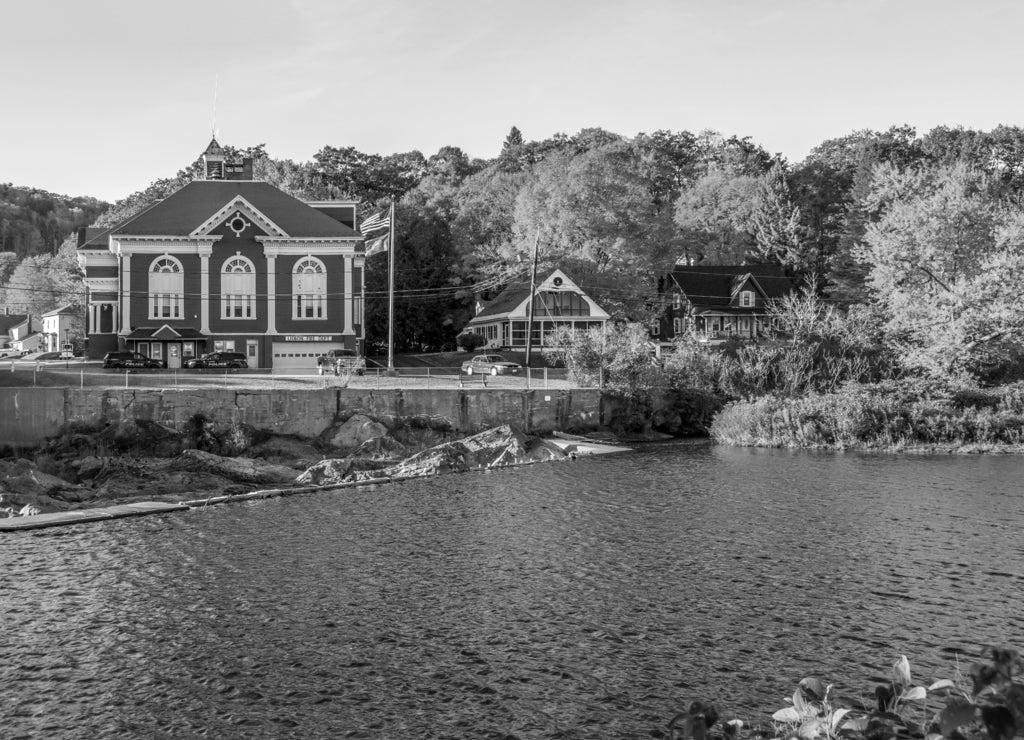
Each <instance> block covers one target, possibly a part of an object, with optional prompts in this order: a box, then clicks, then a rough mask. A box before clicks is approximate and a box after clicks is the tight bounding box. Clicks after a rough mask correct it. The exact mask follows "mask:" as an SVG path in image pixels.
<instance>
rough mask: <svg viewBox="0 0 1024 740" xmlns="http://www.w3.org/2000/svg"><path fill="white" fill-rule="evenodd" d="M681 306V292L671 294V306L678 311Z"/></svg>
mask: <svg viewBox="0 0 1024 740" xmlns="http://www.w3.org/2000/svg"><path fill="white" fill-rule="evenodd" d="M682 307H683V295H682V293H673V294H672V308H674V309H676V310H677V311H678V310H679V309H680V308H682Z"/></svg>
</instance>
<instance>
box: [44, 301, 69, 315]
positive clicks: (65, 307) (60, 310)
mask: <svg viewBox="0 0 1024 740" xmlns="http://www.w3.org/2000/svg"><path fill="white" fill-rule="evenodd" d="M68 313H69V314H75V313H78V309H76V308H75V307H74V306H72V305H71V304H70V303H67V304H65V305H63V306H61V307H60V308H55V309H53V310H52V311H47V312H46V313H44V314H43V317H44V318H45V317H47V316H59V315H60V314H68Z"/></svg>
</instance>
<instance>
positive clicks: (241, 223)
mask: <svg viewBox="0 0 1024 740" xmlns="http://www.w3.org/2000/svg"><path fill="white" fill-rule="evenodd" d="M245 226H246V223H245V220H244V219H243V218H242V217H241V216H235V217H234V218H233V219H231V221H230V222H229V223H228V228H230V229H231V230H232V231H233V232H235V233H236V234H240V233H241V232H242V230H243V229H245Z"/></svg>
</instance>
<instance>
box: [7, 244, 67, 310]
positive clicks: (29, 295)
mask: <svg viewBox="0 0 1024 740" xmlns="http://www.w3.org/2000/svg"><path fill="white" fill-rule="evenodd" d="M6 300H7V305H8V306H11V307H13V308H16V309H17V311H18V312H19V313H32V314H36V315H39V314H43V313H46V312H47V311H52V310H53V309H55V308H58V307H60V306H63V305H66V304H70V305H73V306H82V305H84V303H85V287H84V284H83V276H82V271H81V268H80V267H79V266H78V258H77V254H76V249H75V238H74V237H68V239H66V240H65V242H64V243H63V244H62V245H61V248H60V249H59V250H58V252H57V254H41V255H34V256H31V257H26V258H25V259H24V260H22V262H21V263H20V264H19V265H18V266H17V267H16V268H15V269H14V272H13V273H12V274H11V277H10V279H9V281H8V283H7V295H6Z"/></svg>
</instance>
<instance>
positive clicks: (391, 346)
mask: <svg viewBox="0 0 1024 740" xmlns="http://www.w3.org/2000/svg"><path fill="white" fill-rule="evenodd" d="M395 227H396V224H395V199H394V197H393V196H392V198H391V235H390V237H389V239H390V240H391V244H389V245H388V246H389V247H390V249H388V375H393V374H394V372H395V241H396V240H395V232H396V228H395Z"/></svg>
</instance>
